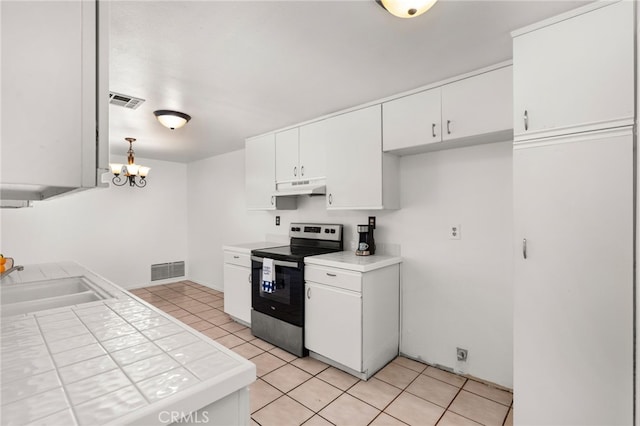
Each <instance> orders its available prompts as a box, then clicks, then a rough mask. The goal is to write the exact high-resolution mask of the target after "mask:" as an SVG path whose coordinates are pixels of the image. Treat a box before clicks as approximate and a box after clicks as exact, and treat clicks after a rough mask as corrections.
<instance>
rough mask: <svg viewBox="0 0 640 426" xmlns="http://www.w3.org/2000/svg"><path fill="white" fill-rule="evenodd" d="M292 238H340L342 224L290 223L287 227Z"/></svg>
mask: <svg viewBox="0 0 640 426" xmlns="http://www.w3.org/2000/svg"><path fill="white" fill-rule="evenodd" d="M289 236H290V237H292V238H308V239H314V240H329V241H341V240H342V225H337V224H328V223H292V224H291V226H290V227H289Z"/></svg>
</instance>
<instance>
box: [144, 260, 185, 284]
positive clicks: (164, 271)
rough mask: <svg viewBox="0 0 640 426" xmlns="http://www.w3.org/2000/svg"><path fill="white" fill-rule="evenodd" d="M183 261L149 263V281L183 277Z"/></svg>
mask: <svg viewBox="0 0 640 426" xmlns="http://www.w3.org/2000/svg"><path fill="white" fill-rule="evenodd" d="M184 272H185V267H184V261H179V262H170V263H156V264H155V265H151V281H158V280H166V279H169V278H177V277H184Z"/></svg>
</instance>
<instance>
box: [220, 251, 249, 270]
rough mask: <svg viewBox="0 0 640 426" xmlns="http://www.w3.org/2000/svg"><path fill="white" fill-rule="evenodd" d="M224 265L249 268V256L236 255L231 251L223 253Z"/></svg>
mask: <svg viewBox="0 0 640 426" xmlns="http://www.w3.org/2000/svg"><path fill="white" fill-rule="evenodd" d="M224 263H230V264H232V265H238V266H246V267H249V268H250V267H251V256H249V255H248V254H242V253H236V252H233V251H225V252H224Z"/></svg>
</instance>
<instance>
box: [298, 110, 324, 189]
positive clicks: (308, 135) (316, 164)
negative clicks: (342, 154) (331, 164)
mask: <svg viewBox="0 0 640 426" xmlns="http://www.w3.org/2000/svg"><path fill="white" fill-rule="evenodd" d="M327 137H328V134H327V122H326V120H321V121H316V122H315V123H311V124H305V125H304V126H300V143H299V144H298V147H299V152H300V178H301V179H318V178H324V177H325V176H326V174H327V168H326V157H327Z"/></svg>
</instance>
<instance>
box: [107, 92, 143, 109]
mask: <svg viewBox="0 0 640 426" xmlns="http://www.w3.org/2000/svg"><path fill="white" fill-rule="evenodd" d="M143 102H144V99H140V98H134V97H133V96H129V95H123V94H122V93H116V92H109V103H110V104H112V105H118V106H121V107H125V108H129V109H136V108H138V107H139V106H140V105H142V103H143Z"/></svg>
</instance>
